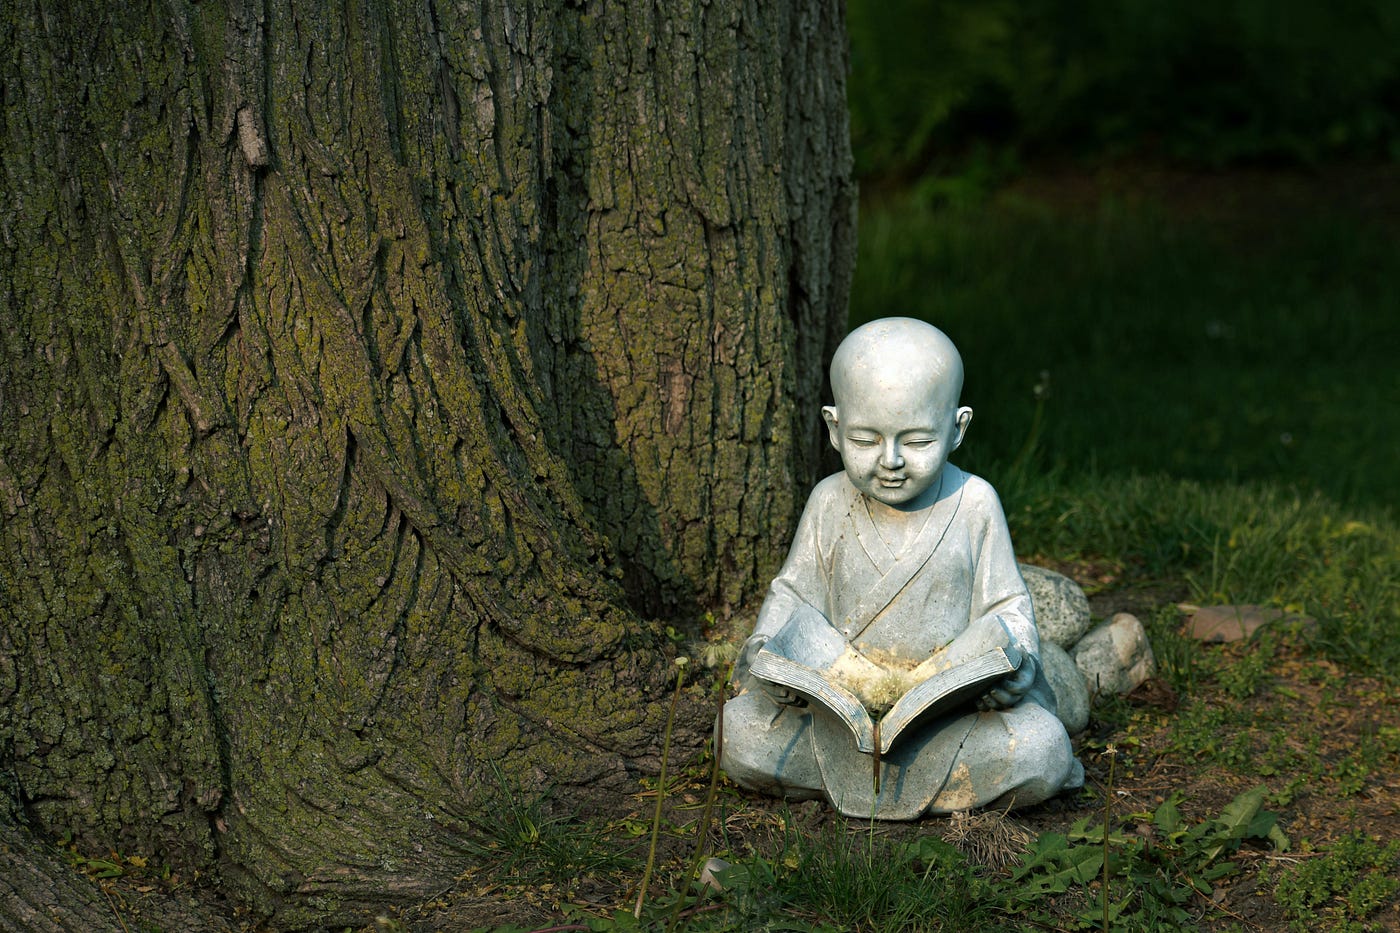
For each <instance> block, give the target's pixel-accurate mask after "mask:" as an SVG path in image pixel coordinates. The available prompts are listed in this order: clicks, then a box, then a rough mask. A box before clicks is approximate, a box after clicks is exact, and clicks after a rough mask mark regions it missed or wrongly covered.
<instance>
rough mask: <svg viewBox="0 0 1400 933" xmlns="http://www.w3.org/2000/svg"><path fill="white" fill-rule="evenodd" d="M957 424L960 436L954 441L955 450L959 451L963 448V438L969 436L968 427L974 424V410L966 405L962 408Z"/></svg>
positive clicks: (959, 411) (959, 410)
mask: <svg viewBox="0 0 1400 933" xmlns="http://www.w3.org/2000/svg"><path fill="white" fill-rule="evenodd" d="M956 423H957V426H958V427H957V431H958V434H957V437H955V438H954V439H953V449H954V450H957V449H958V448H959V447H961V446H962V442H963V436H964V435H965V434H967V426H968V425H969V424H972V409H971V408H968V407H967V406H966V405H964V406H963V407H962V408H959V409H958V416H957V421H956Z"/></svg>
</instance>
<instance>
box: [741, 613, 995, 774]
mask: <svg viewBox="0 0 1400 933" xmlns="http://www.w3.org/2000/svg"><path fill="white" fill-rule="evenodd" d="M1021 660H1022V654H1021V652H1020V651H1019V650H1018V649H1017V648H1016V647H1015V645H1013V644H1012V642H1011V633H1010V632H1008V631H1007V629H1006V625H1005V624H1004V623H1002V621H1001V620H1000V619H998V618H996V617H992V618H989V619H982V620H979V621H978V622H976V623H974V624H973V625H971V626H969V627H968V629H967V630H966V631H965V632H963V633H962V634H961V635H959V636H958V637H957V638H955V639H953V641H952V643H951V644H949V645H948V646H947V647H946V648H944V649H942V650H941V651H940V652H939V653H938V654H937V655H936V656H935V657H934V658H931V659H930V662H929V663H926V664H924V665H920V667H918V668H915V669H914V674H915V675H916V682H915V684H914V686H912V687H910V688H909V689H908V690H907V691H905V692H904V693H903V695H901V696H900V697H899V699H897V700H896V701H895V702H894V705H893V706H891V707H890V709H889V711H888V712H887V713H885V714H884V715H883V716H882V717H880V719H879V721H878V724H877V722H876V720H875V719H873V718H871V715H870V713H869V712H868V711H867V710H866V708H865V705H864V704H863V703H862V702H861V700H860V698H859V697H858V696H857V695H856V694H855V693H854V692H853V691H852V690H850V689H848V688H847V687H846V686H845V685H843V684H842V683H840V682H839V676H838V675H839V673H840V672H842V671H848V670H851V669H853V668H854V669H874V670H879V668H878V667H877V666H876V665H875V664H874V662H872V661H870V660H868V659H866V658H865V657H864V656H862V655H861V654H860V652H858V651H856V649H855V648H854V647H853V646H852V645H851V644H850V642H848V641H847V640H846V638H845V636H844V635H842V634H841V633H840V632H839V631H837V630H836V628H835V627H834V626H833V625H832V624H831V623H830V622H828V621H827V620H826V618H825V617H823V616H822V615H821V613H819V612H817V611H816V610H815V609H804V610H799V611H798V612H795V613H793V616H792V618H791V619H789V620H788V622H787V624H786V625H784V626H783V627H782V628H781V629H779V630H778V632H777V634H775V635H774V636H773V637H772V638H770V639H769V640H768V642H767V643H766V644H765V645H764V646H763V647H762V648H761V649H760V650H759V651H758V653H757V654H756V655H755V656H754V661H753V666H752V667H751V668H750V669H749V672H750V673H751V674H753V675H754V676H755V677H758V678H760V679H762V680H766V681H768V682H769V683H773V684H777V685H779V686H784V687H789V688H791V689H792V690H794V691H796V692H797V693H798V694H799V695H800V696H802V697H803V698H805V699H806V700H808V702H812V703H817V704H820V705H821V706H824V707H826V709H828V710H830V711H831V712H832V713H833V714H835V715H836V717H837V718H839V719H840V720H841V721H842V722H844V723H845V724H846V725H847V726H848V727H850V730H851V733H852V734H853V735H854V736H855V739H856V748H858V749H859V750H860V751H862V752H867V753H873V752H874V751H875V750H876V748H877V747H878V748H879V751H880V754H881V755H884V754H886V753H888V752H889V750H890V746H891V745H893V744H894V742H895V740H896V739H898V738H899V736H900V734H901V733H903V732H904V731H905V730H907V729H908V728H909V727H911V726H913V725H915V724H917V723H921V722H924V721H926V720H928V719H930V718H932V717H935V716H940V715H943V714H945V713H948V712H951V711H953V710H955V709H957V708H958V707H959V706H962V705H964V704H966V703H969V702H971V701H972V700H975V699H977V698H978V697H980V696H981V695H982V694H984V693H986V692H987V691H988V690H990V689H991V688H992V687H993V686H995V685H996V683H997V681H999V680H1001V679H1002V678H1004V677H1006V675H1008V674H1010V673H1012V672H1013V671H1015V670H1016V669H1017V668H1019V667H1020V666H1021ZM867 666H868V667H867ZM928 671H932V673H927V675H926V676H920V675H924V674H925V673H926V672H928Z"/></svg>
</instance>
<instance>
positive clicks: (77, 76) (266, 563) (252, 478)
mask: <svg viewBox="0 0 1400 933" xmlns="http://www.w3.org/2000/svg"><path fill="white" fill-rule="evenodd" d="M39 7H40V8H38V9H36V8H35V7H33V6H30V5H20V6H16V7H13V8H9V9H7V10H6V11H5V12H3V13H0V18H3V23H0V28H3V30H4V32H3V42H2V43H0V52H3V61H2V62H0V94H3V105H4V110H3V134H4V135H3V143H0V147H3V148H0V159H3V167H4V182H3V191H0V196H3V201H0V237H3V244H2V245H0V248H2V249H3V253H2V254H0V255H3V257H4V258H3V261H0V289H3V318H0V547H3V555H4V560H3V562H0V589H3V592H0V620H3V628H2V629H0V788H3V787H4V786H6V785H13V786H14V788H15V790H16V796H17V797H18V799H19V800H20V802H21V803H22V804H23V806H24V807H25V808H26V810H27V812H28V813H29V815H30V816H31V817H32V818H33V819H34V820H35V821H37V822H38V823H39V824H41V825H43V826H46V827H47V828H48V829H49V830H50V831H54V832H71V833H72V834H73V835H74V838H76V839H77V840H79V841H80V842H81V843H82V844H84V845H87V846H89V847H92V848H94V849H105V848H107V847H113V848H116V849H118V850H119V851H123V852H145V853H152V854H153V855H154V856H155V857H156V858H158V859H160V860H163V861H164V862H166V863H168V864H171V865H173V866H177V867H180V868H182V869H185V870H190V869H198V870H200V871H202V872H206V873H209V872H216V873H217V874H218V877H220V878H221V880H222V883H223V885H224V887H225V889H226V890H227V891H228V892H229V893H231V894H232V895H234V896H236V897H238V898H240V899H242V900H243V901H244V902H245V903H248V904H250V905H252V906H253V907H254V908H255V909H257V910H259V911H261V912H263V913H264V914H266V915H269V916H272V917H274V919H275V922H276V923H277V924H278V925H279V926H280V927H292V926H297V925H309V924H313V923H316V924H319V923H330V922H335V923H343V922H350V921H352V920H354V919H357V918H361V917H363V916H365V915H366V911H368V910H370V909H373V908H374V907H375V906H377V905H382V903H383V902H384V899H395V898H398V899H410V898H414V897H419V896H422V895H423V894H425V893H427V892H430V891H432V890H434V889H435V888H436V887H437V886H440V885H441V884H442V883H443V882H444V881H446V880H449V879H451V878H452V877H454V876H455V875H456V874H458V873H460V871H461V869H462V866H463V865H464V864H465V860H466V859H468V858H469V855H468V854H467V852H468V847H467V846H466V845H465V840H466V839H467V838H468V837H469V836H470V834H471V832H472V827H473V825H474V824H478V823H480V822H482V821H484V820H485V819H486V817H485V816H484V814H485V813H487V812H489V811H488V810H487V809H486V808H487V807H488V806H489V803H490V801H491V800H492V799H494V797H495V796H496V795H498V794H499V793H501V792H502V791H504V790H506V789H510V790H512V791H519V790H523V791H526V792H530V793H538V792H543V791H545V790H550V791H551V792H552V793H553V794H554V795H555V796H556V797H557V798H558V799H561V800H565V801H567V800H570V799H576V798H577V795H578V794H579V793H581V792H582V791H583V790H584V789H587V790H588V792H590V793H594V794H602V795H608V794H620V793H624V792H626V791H628V790H631V789H634V788H635V776H636V774H638V773H640V772H647V771H650V770H653V769H654V767H655V763H656V761H657V757H658V755H659V751H660V749H659V745H660V734H661V724H662V722H663V721H664V717H665V707H666V701H667V693H668V691H669V686H668V685H669V683H670V676H671V675H670V673H669V672H668V670H669V669H668V666H667V660H666V654H665V651H664V648H663V644H664V642H665V639H664V638H663V637H661V636H660V635H659V634H658V629H659V626H658V624H657V622H658V620H666V621H670V622H672V623H673V624H675V625H676V626H677V627H680V628H682V629H685V628H687V627H688V628H689V630H692V631H693V630H694V627H695V625H696V623H697V620H698V619H699V618H700V616H701V615H702V614H703V613H705V612H714V613H716V614H720V615H723V614H726V613H730V612H734V611H739V610H741V609H742V607H744V606H745V605H747V604H749V603H751V602H752V601H753V600H754V599H755V597H756V596H758V595H759V594H760V592H761V588H762V586H763V585H764V583H765V581H766V579H767V578H768V576H769V575H770V574H771V572H772V571H773V570H774V568H775V567H776V565H777V563H778V562H779V561H780V559H781V556H782V549H783V548H784V546H785V544H786V541H787V539H788V537H789V534H790V530H791V528H792V526H793V524H794V522H795V518H796V514H797V512H798V510H799V509H800V506H801V501H802V498H803V495H804V493H805V491H806V489H807V488H808V486H809V485H810V482H811V480H812V479H813V474H814V471H815V469H816V464H817V459H818V451H819V450H820V448H819V434H818V431H817V424H818V422H817V419H816V417H815V411H816V405H817V404H818V396H819V394H820V391H821V386H822V381H823V375H824V370H825V362H826V360H827V358H828V355H829V353H830V351H831V349H832V348H833V347H834V342H835V339H836V337H837V336H838V335H839V332H840V329H841V325H842V321H843V319H844V311H845V302H846V297H847V289H848V284H849V272H850V267H851V262H852V254H853V240H854V231H853V201H854V192H853V189H852V186H851V183H850V182H849V180H848V179H849V169H850V157H849V149H848V143H847V135H846V122H845V112H844V107H845V102H844V93H845V81H844V77H845V76H844V71H845V57H844V55H845V53H844V33H843V23H842V10H841V9H840V3H839V0H810V2H803V3H795V4H793V3H788V2H767V3H759V2H754V0H749V2H745V0H711V2H706V3H695V4H669V3H668V4H650V3H641V2H632V3H622V4H620V3H603V2H596V3H560V2H557V0H509V2H503V0H485V2H480V3H471V4H465V3H464V4H444V3H440V2H437V0H427V2H420V3H410V2H406V0H405V2H397V0H361V2H357V3H352V4H344V5H338V4H320V3H301V4H297V3H289V2H288V0H265V2H263V3H260V4H252V3H248V2H246V0H232V2H230V3H227V4H223V3H218V2H200V3H198V4H195V3H191V2H188V0H166V2H160V3H157V2H150V3H147V4H144V5H143V4H141V3H139V2H138V3H130V4H128V3H119V4H117V3H106V2H97V0H86V2H65V3H47V4H46V3H41V4H40V5H39ZM686 726H687V728H686V729H685V737H686V739H685V742H686V745H687V747H689V748H695V747H697V746H698V743H699V741H700V739H701V737H702V736H703V735H704V733H705V731H706V729H707V728H708V727H707V724H706V723H705V722H704V721H703V720H702V719H699V718H694V719H692V720H691V721H689V722H688V723H687V724H686Z"/></svg>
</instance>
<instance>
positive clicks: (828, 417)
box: [822, 405, 841, 450]
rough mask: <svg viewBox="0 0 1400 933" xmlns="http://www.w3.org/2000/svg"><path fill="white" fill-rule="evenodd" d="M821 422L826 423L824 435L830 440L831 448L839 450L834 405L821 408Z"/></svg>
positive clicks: (839, 444)
mask: <svg viewBox="0 0 1400 933" xmlns="http://www.w3.org/2000/svg"><path fill="white" fill-rule="evenodd" d="M822 420H823V421H825V422H826V434H827V437H829V438H831V446H832V447H835V448H836V449H837V450H840V449H841V434H840V432H839V431H838V430H837V429H836V425H837V417H836V406H835V405H823V406H822Z"/></svg>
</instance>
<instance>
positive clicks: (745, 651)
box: [732, 635, 768, 687]
mask: <svg viewBox="0 0 1400 933" xmlns="http://www.w3.org/2000/svg"><path fill="white" fill-rule="evenodd" d="M766 644H768V636H767V635H750V636H749V637H748V639H747V640H746V641H745V642H744V644H743V646H742V647H740V648H739V657H738V658H736V659H735V660H734V675H733V678H732V679H733V681H734V684H735V685H736V686H740V687H742V686H745V681H746V680H747V679H748V678H749V668H751V667H753V659H754V658H755V657H756V656H757V655H758V652H759V649H761V648H762V647H763V646H764V645H766Z"/></svg>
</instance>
